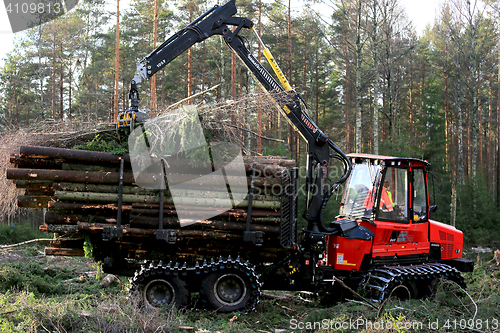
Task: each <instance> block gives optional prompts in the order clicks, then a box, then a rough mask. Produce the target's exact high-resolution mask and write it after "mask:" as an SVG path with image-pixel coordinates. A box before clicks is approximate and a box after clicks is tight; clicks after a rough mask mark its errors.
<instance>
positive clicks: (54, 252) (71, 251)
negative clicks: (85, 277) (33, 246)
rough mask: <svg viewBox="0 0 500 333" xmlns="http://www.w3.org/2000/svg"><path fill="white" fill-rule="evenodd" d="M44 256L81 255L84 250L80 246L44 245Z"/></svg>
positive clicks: (83, 253)
mask: <svg viewBox="0 0 500 333" xmlns="http://www.w3.org/2000/svg"><path fill="white" fill-rule="evenodd" d="M45 255H46V256H68V257H83V256H84V255H85V252H84V251H83V249H81V248H58V247H46V248H45Z"/></svg>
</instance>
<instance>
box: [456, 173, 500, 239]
mask: <svg viewBox="0 0 500 333" xmlns="http://www.w3.org/2000/svg"><path fill="white" fill-rule="evenodd" d="M457 192H458V202H459V204H458V209H457V228H458V229H460V230H462V231H463V232H464V242H465V243H467V244H471V245H489V244H497V245H498V244H500V242H499V239H500V229H499V228H498V220H499V219H500V211H499V210H498V209H497V208H496V202H495V197H493V196H492V195H491V192H490V190H489V189H488V188H487V186H486V182H485V181H484V180H483V179H482V178H479V179H478V180H477V183H474V181H473V180H468V181H467V182H466V183H465V185H463V186H461V187H460V188H459V189H458V191H457Z"/></svg>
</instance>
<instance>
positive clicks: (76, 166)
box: [47, 162, 130, 172]
mask: <svg viewBox="0 0 500 333" xmlns="http://www.w3.org/2000/svg"><path fill="white" fill-rule="evenodd" d="M47 169H48V168H47ZM61 169H62V170H75V171H101V172H115V171H119V167H118V166H105V165H93V164H82V163H66V162H64V163H62V165H61ZM127 169H128V170H129V171H130V167H129V168H127Z"/></svg>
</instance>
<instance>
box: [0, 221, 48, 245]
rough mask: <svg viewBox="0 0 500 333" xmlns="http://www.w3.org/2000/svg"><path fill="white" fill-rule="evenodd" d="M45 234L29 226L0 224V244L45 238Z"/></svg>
mask: <svg viewBox="0 0 500 333" xmlns="http://www.w3.org/2000/svg"><path fill="white" fill-rule="evenodd" d="M46 237H47V234H46V233H42V232H41V231H39V230H38V229H36V228H33V226H32V225H31V224H10V225H9V224H3V223H0V244H15V243H20V242H24V241H27V240H30V239H35V238H46Z"/></svg>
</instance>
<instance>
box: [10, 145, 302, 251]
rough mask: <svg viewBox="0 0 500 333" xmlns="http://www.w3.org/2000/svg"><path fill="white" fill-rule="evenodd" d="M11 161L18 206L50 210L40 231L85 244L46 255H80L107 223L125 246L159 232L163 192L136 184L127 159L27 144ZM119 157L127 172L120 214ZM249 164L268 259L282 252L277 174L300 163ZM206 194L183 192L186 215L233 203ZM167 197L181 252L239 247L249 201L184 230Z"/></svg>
mask: <svg viewBox="0 0 500 333" xmlns="http://www.w3.org/2000/svg"><path fill="white" fill-rule="evenodd" d="M10 160H11V163H12V164H13V165H15V166H16V168H11V169H8V170H7V178H8V179H11V180H13V181H14V182H15V184H16V187H18V188H22V189H25V194H24V195H22V196H19V198H18V205H19V207H25V208H46V213H45V225H44V226H42V227H41V229H42V230H44V231H47V232H56V233H58V234H60V235H75V234H76V235H77V236H76V237H77V238H78V237H79V238H78V239H80V240H81V242H80V243H78V242H75V237H72V238H71V239H70V240H68V241H66V242H65V241H61V240H58V241H54V242H53V243H52V244H51V246H50V248H48V249H47V250H46V252H47V254H51V255H57V254H60V255H82V253H83V250H82V247H83V237H82V235H85V234H88V235H94V236H95V235H100V234H102V232H103V230H104V229H105V228H106V227H107V226H115V225H116V224H117V218H119V219H120V223H121V226H123V239H124V240H126V241H123V242H124V243H123V244H125V243H127V244H129V246H131V247H132V248H135V249H139V248H145V247H147V246H144V244H143V243H144V237H153V236H154V234H155V232H156V229H158V226H159V220H160V216H159V212H160V202H161V201H160V191H159V190H155V189H146V188H142V187H140V186H138V185H137V183H136V179H134V175H133V172H132V167H131V163H130V156H129V155H123V156H117V155H113V154H111V153H105V152H95V151H82V150H73V149H61V148H49V147H35V146H22V147H21V148H20V152H19V154H12V155H11V158H10ZM122 160H123V165H124V169H123V170H122V171H123V177H122V182H123V183H122V187H121V193H122V194H121V205H120V206H121V210H120V214H119V212H118V211H119V203H118V202H119V191H120V186H119V182H120V163H121V161H122ZM244 162H245V172H246V174H247V185H248V189H249V187H250V183H251V179H252V174H253V179H254V182H253V183H254V187H255V189H256V191H254V193H258V194H256V195H254V197H253V203H252V212H251V229H250V230H251V231H262V232H264V235H265V244H264V245H265V246H264V247H263V248H261V250H260V251H261V252H262V255H264V256H265V255H266V251H267V252H275V251H276V248H278V247H279V232H280V227H279V222H280V195H281V190H280V181H281V180H280V176H281V173H282V171H283V170H284V169H285V168H288V167H292V166H294V165H295V162H294V161H292V160H287V159H283V158H281V157H245V158H244ZM181 163H186V164H189V161H188V160H181ZM212 167H213V168H219V167H220V166H219V165H213V166H212ZM193 170H195V169H193ZM179 177H181V175H179ZM227 177H231V176H230V175H229V176H227ZM202 190H203V189H199V188H194V189H192V190H191V189H190V190H186V193H184V195H183V198H182V200H183V202H182V205H183V210H184V211H185V210H186V206H187V208H188V209H187V211H189V207H192V210H193V211H196V210H199V209H200V206H201V207H203V209H204V210H210V209H211V208H210V207H211V206H212V205H213V204H214V203H218V202H227V201H228V200H229V199H228V197H227V193H216V192H207V193H206V195H204V197H202V198H200V191H202ZM245 190H247V189H245ZM163 193H164V197H163V217H162V223H163V228H165V229H175V230H176V232H177V239H178V241H179V242H178V243H179V244H178V247H177V251H180V252H189V251H194V250H196V253H198V254H201V253H207V254H208V253H210V254H212V253H213V252H216V251H217V250H222V249H225V250H227V242H233V241H234V242H235V244H239V245H238V246H240V247H241V246H242V245H241V241H242V234H243V231H245V229H246V220H247V214H248V197H247V198H246V199H245V200H243V201H242V202H241V203H239V204H238V205H237V206H236V207H235V208H233V209H231V210H229V211H226V212H223V213H221V214H219V215H217V216H215V217H214V218H210V219H207V220H203V221H197V223H195V224H193V225H190V226H189V227H187V228H181V226H180V223H179V220H178V217H177V213H176V209H175V206H174V202H173V199H172V196H171V195H170V192H169V190H168V188H167V189H166V190H165V191H164V192H163ZM177 203H178V202H177ZM118 216H120V217H118ZM98 238H99V237H94V239H98ZM101 238H102V237H101ZM207 239H215V240H224V241H226V243H224V242H222V243H221V244H220V246H217V244H206V243H207ZM117 241H122V239H120V240H117ZM130 244H132V245H130ZM266 246H267V250H266ZM202 249H205V251H203V250H202ZM267 254H268V255H270V254H271V253H267Z"/></svg>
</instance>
